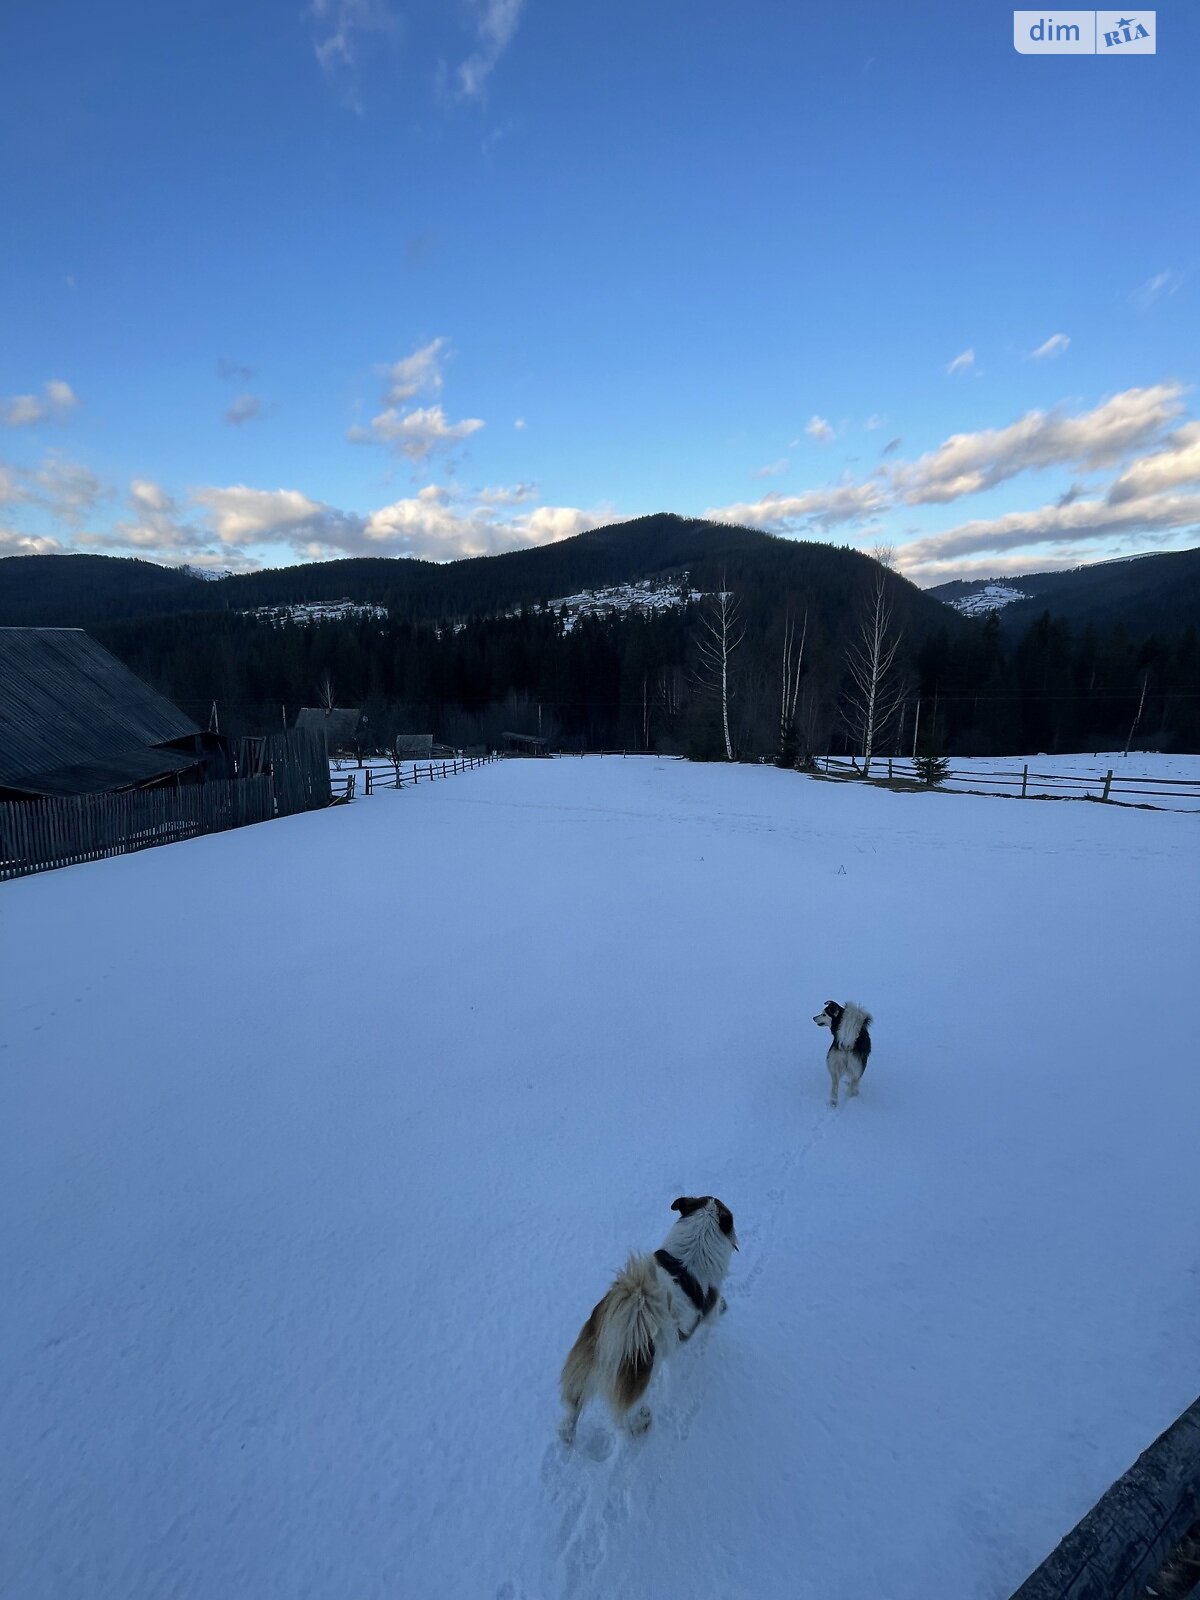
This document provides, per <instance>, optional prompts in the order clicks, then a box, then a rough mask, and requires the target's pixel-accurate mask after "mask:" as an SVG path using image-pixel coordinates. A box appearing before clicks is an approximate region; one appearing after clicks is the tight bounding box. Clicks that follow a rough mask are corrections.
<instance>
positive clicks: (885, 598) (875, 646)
mask: <svg viewBox="0 0 1200 1600" xmlns="http://www.w3.org/2000/svg"><path fill="white" fill-rule="evenodd" d="M872 555H873V557H874V560H875V564H876V565H875V573H874V581H873V582H872V585H871V592H870V595H869V597H868V599H867V603H866V606H865V608H864V611H863V615H862V620H861V621H860V623H859V628H858V635H857V637H856V638H855V639H854V641H853V642H852V643H851V645H850V646H849V648H848V649H847V651H846V667H847V670H848V671H849V674H850V690H849V693H848V695H847V697H846V711H845V718H846V724H847V727H848V728H849V730H850V733H851V735H852V737H853V739H854V741H855V744H856V746H857V748H858V749H860V750H861V751H862V755H863V777H864V778H868V777H870V775H871V755H872V752H873V751H874V749H875V746H876V744H877V743H878V742H879V741H881V740H882V739H883V736H884V734H885V733H886V732H887V729H888V727H889V726H890V724H891V722H892V719H893V718H894V717H895V715H896V712H897V711H898V710H899V708H900V705H901V703H902V702H903V699H904V683H903V680H902V678H901V676H900V674H899V673H898V672H897V671H896V670H895V663H896V652H897V651H898V650H899V648H900V641H901V639H902V638H903V637H904V633H903V630H902V629H900V628H897V627H895V626H894V625H893V619H892V601H891V596H890V595H889V594H888V569H889V567H890V566H891V558H892V552H891V550H890V549H888V548H887V547H886V546H884V547H881V548H879V549H877V550H875V551H873V552H872Z"/></svg>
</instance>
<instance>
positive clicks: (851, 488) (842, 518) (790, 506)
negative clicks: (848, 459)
mask: <svg viewBox="0 0 1200 1600" xmlns="http://www.w3.org/2000/svg"><path fill="white" fill-rule="evenodd" d="M886 507H887V498H886V496H885V495H884V493H883V491H882V490H881V489H880V487H879V486H878V484H874V483H843V484H837V485H835V486H833V487H831V488H826V489H810V490H808V491H807V492H806V493H804V494H793V495H784V494H767V495H764V496H763V497H762V499H761V500H755V501H752V502H749V503H747V502H742V503H740V504H736V505H729V506H715V507H712V508H711V509H710V510H708V511H706V512H705V513H704V515H705V516H706V517H711V518H713V519H714V520H715V521H717V522H736V523H738V524H739V525H740V526H742V527H745V528H763V529H766V530H770V531H773V532H780V533H793V532H797V531H799V530H801V529H803V528H806V527H807V528H832V527H836V526H837V525H838V524H840V523H846V522H862V521H865V520H866V519H867V518H868V517H872V516H874V515H876V514H877V513H878V512H880V511H883V510H885V509H886Z"/></svg>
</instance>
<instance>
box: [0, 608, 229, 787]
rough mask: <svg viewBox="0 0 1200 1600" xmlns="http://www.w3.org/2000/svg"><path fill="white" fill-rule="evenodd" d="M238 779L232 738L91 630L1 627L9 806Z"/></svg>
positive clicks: (2, 778) (4, 779)
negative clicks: (197, 718)
mask: <svg viewBox="0 0 1200 1600" xmlns="http://www.w3.org/2000/svg"><path fill="white" fill-rule="evenodd" d="M231 775H232V762H231V760H230V757H229V747H228V744H227V741H225V740H224V739H222V738H221V737H220V735H218V734H211V733H204V732H203V731H202V730H201V729H200V727H199V726H198V725H197V724H196V723H194V722H193V721H192V719H191V718H190V717H186V716H184V714H183V712H182V711H180V710H179V708H178V707H177V706H174V705H172V704H171V702H170V701H169V700H168V699H166V697H165V696H163V695H161V694H159V693H158V692H157V691H156V690H154V689H152V688H151V687H150V685H149V684H148V683H143V682H142V680H141V679H140V678H139V677H137V676H136V675H135V674H134V673H132V672H130V670H129V668H128V667H126V666H124V665H123V664H122V663H121V662H120V661H118V660H117V658H116V657H115V656H113V655H110V654H109V652H108V651H107V650H105V649H103V648H102V646H100V645H98V644H97V643H96V641H95V640H94V639H92V638H89V636H88V635H87V634H86V633H84V631H83V630H82V628H0V800H27V799H34V798H37V797H39V796H46V795H83V794H104V793H113V792H117V791H120V790H129V789H147V788H154V787H159V786H162V785H164V784H178V783H195V782H199V781H201V780H202V779H204V778H205V777H209V776H212V777H221V778H224V777H228V776H231Z"/></svg>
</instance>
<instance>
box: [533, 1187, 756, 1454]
mask: <svg viewBox="0 0 1200 1600" xmlns="http://www.w3.org/2000/svg"><path fill="white" fill-rule="evenodd" d="M671 1210H672V1211H678V1213H679V1221H678V1222H677V1223H676V1224H675V1226H674V1227H673V1228H672V1229H671V1231H670V1233H668V1235H667V1237H666V1239H665V1240H664V1241H663V1245H662V1248H661V1249H660V1250H656V1251H655V1252H654V1253H653V1255H640V1256H638V1255H634V1256H630V1258H629V1260H628V1261H627V1262H626V1264H625V1267H624V1269H623V1270H622V1271H621V1272H619V1273H618V1274H617V1278H616V1281H615V1282H614V1284H613V1286H612V1288H611V1289H610V1290H609V1291H608V1293H607V1294H606V1295H605V1296H604V1298H603V1300H601V1301H599V1302H598V1304H597V1305H595V1306H594V1307H593V1308H592V1314H591V1316H590V1317H589V1318H588V1319H587V1321H586V1322H585V1323H584V1325H583V1327H582V1328H581V1329H580V1330H579V1337H578V1339H576V1341H575V1343H574V1344H573V1345H572V1346H571V1353H570V1355H569V1356H568V1357H567V1359H566V1361H565V1362H564V1364H563V1369H562V1399H563V1407H564V1410H563V1418H562V1421H561V1422H560V1423H559V1427H558V1432H559V1437H560V1438H561V1439H562V1441H563V1443H564V1444H568V1445H569V1444H573V1443H574V1441H575V1424H576V1423H577V1422H578V1420H579V1413H580V1412H581V1411H582V1410H583V1407H584V1405H585V1404H586V1402H587V1401H588V1399H589V1398H590V1397H591V1396H592V1395H603V1397H604V1398H605V1399H606V1400H607V1401H608V1404H609V1406H610V1408H611V1410H612V1414H613V1416H614V1417H615V1418H616V1420H617V1422H618V1423H619V1425H620V1426H621V1427H622V1428H624V1429H625V1430H626V1432H627V1433H630V1434H633V1435H635V1436H636V1435H637V1434H640V1433H645V1431H646V1429H647V1428H648V1427H649V1426H650V1420H651V1418H650V1411H649V1408H648V1407H646V1406H639V1405H638V1401H639V1400H640V1399H641V1398H642V1396H643V1395H644V1394H645V1392H646V1390H647V1389H648V1388H649V1386H650V1379H651V1378H652V1377H653V1376H654V1369H655V1368H656V1367H657V1366H658V1365H659V1363H660V1362H662V1361H665V1360H666V1358H667V1357H668V1356H669V1355H671V1354H672V1352H673V1351H674V1350H675V1349H676V1348H677V1347H678V1346H679V1345H680V1344H684V1343H686V1341H687V1340H688V1339H690V1338H691V1337H692V1335H693V1334H694V1333H695V1332H696V1329H697V1328H698V1327H699V1326H700V1324H701V1323H702V1322H708V1321H709V1320H710V1319H711V1318H712V1317H713V1313H714V1312H715V1313H716V1315H717V1316H723V1315H724V1314H725V1309H726V1307H725V1300H724V1297H723V1296H722V1294H721V1283H722V1281H723V1279H724V1277H725V1274H726V1272H727V1271H728V1269H729V1262H730V1257H731V1253H732V1252H733V1251H734V1250H736V1249H737V1247H738V1242H737V1234H736V1233H735V1232H734V1231H733V1212H732V1211H730V1209H729V1207H728V1206H727V1205H726V1204H725V1203H724V1201H721V1200H718V1199H717V1198H716V1197H715V1196H714V1195H711V1194H702V1195H680V1197H679V1198H678V1200H672V1202H671ZM635 1408H636V1409H635Z"/></svg>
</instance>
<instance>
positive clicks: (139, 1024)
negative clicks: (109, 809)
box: [0, 759, 1200, 1600]
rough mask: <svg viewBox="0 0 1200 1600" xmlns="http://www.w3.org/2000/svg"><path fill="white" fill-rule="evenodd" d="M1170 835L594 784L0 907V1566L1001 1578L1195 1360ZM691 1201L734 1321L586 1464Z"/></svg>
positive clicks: (342, 820) (1160, 816) (1191, 1214)
mask: <svg viewBox="0 0 1200 1600" xmlns="http://www.w3.org/2000/svg"><path fill="white" fill-rule="evenodd" d="M1196 861H1197V854H1196V821H1195V818H1194V817H1191V816H1185V815H1177V814H1172V813H1156V812H1142V811H1133V810H1119V809H1116V808H1109V807H1101V806H1089V805H1047V804H1032V803H1031V804H1016V803H1000V802H997V801H995V800H992V799H987V798H976V797H973V796H969V795H945V794H899V793H892V792H889V791H886V790H877V789H872V788H867V787H863V786H861V785H851V784H831V783H820V782H813V781H810V780H808V779H805V778H802V777H800V776H798V775H796V774H792V773H784V772H778V771H775V770H773V769H771V768H757V767H755V768H747V767H735V768H729V767H722V766H710V767H696V766H691V765H688V764H686V763H683V762H668V761H659V760H656V759H639V760H633V759H630V760H624V761H623V760H620V759H605V760H598V759H591V760H575V761H571V760H560V761H553V762H547V761H541V762H516V761H514V762H506V763H499V764H495V765H492V766H488V767H484V768H482V769H480V770H477V771H474V772H470V773H466V774H463V775H461V776H459V777H458V778H457V779H456V780H455V781H454V782H453V783H435V784H428V785H419V786H417V787H416V788H407V789H404V790H402V791H400V792H396V791H394V790H393V791H387V792H382V793H380V794H379V795H377V796H376V797H375V798H374V799H373V800H372V801H371V802H370V803H362V802H357V801H356V802H355V803H354V804H353V805H351V806H349V807H342V808H335V809H333V810H331V811H327V812H322V813H319V814H315V815H309V816H303V817H296V818H291V819H288V820H287V821H281V822H276V823H271V824H267V825H263V826H260V827H255V828H246V829H242V830H241V831H239V832H237V833H229V834H223V835H218V836H215V837H212V838H208V839H202V840H196V841H193V842H191V843H188V844H180V845H174V846H170V847H168V848H165V849H160V850H152V851H147V852H145V853H143V854H141V855H136V856H129V857H125V858H123V859H118V860H113V861H107V862H100V863H96V864H93V865H89V866H78V867H70V868H67V869H64V870H62V871H59V872H54V873H48V874H45V875H42V876H40V877H35V878H29V879H24V880H21V881H18V882H15V883H11V884H8V885H6V886H5V887H4V889H3V891H2V901H0V906H2V914H3V918H4V924H5V928H4V932H5V960H4V989H5V994H6V998H5V1004H4V1008H3V1022H2V1027H3V1034H4V1048H3V1050H2V1051H0V1285H3V1299H2V1300H0V1307H2V1310H0V1439H3V1441H4V1448H3V1451H2V1452H0V1550H3V1552H4V1555H3V1559H2V1561H0V1594H2V1595H3V1596H4V1597H5V1600H108V1597H112V1600H163V1597H166V1596H168V1595H169V1596H172V1597H173V1600H216V1597H220V1600H300V1597H305V1596H311V1597H317V1600H385V1597H386V1600H399V1597H403V1600H407V1597H410V1596H411V1597H414V1600H417V1597H419V1600H425V1597H431V1600H432V1597H437V1600H458V1597H462V1600H479V1597H483V1600H522V1597H523V1600H558V1597H565V1596H579V1597H587V1600H591V1597H595V1600H600V1597H604V1600H617V1597H636V1600H643V1597H645V1600H674V1597H676V1596H680V1597H682V1596H685V1595H687V1596H700V1597H705V1600H708V1597H718V1596H719V1597H721V1600H726V1597H736V1600H785V1597H786V1600H797V1597H799V1600H860V1597H864V1600H865V1597H870V1600H875V1597H881V1600H910V1597H911V1600H930V1597H939V1600H941V1597H946V1600H950V1597H953V1600H1002V1597H1004V1596H1006V1595H1008V1594H1009V1593H1010V1592H1011V1590H1012V1589H1013V1588H1015V1587H1016V1585H1017V1583H1018V1582H1019V1581H1020V1580H1021V1579H1022V1578H1023V1577H1024V1576H1025V1575H1026V1574H1027V1572H1028V1571H1029V1570H1030V1569H1031V1568H1032V1567H1033V1566H1034V1565H1035V1564H1036V1563H1037V1562H1038V1561H1039V1560H1041V1558H1042V1557H1043V1556H1044V1555H1045V1554H1046V1553H1047V1552H1048V1551H1049V1550H1050V1548H1051V1547H1052V1546H1053V1545H1054V1544H1055V1542H1056V1541H1057V1540H1058V1538H1059V1537H1060V1536H1061V1535H1062V1534H1063V1533H1064V1532H1065V1531H1066V1530H1067V1529H1068V1528H1069V1527H1070V1526H1072V1525H1073V1524H1074V1523H1075V1521H1076V1520H1077V1519H1078V1518H1079V1517H1080V1516H1081V1515H1082V1514H1083V1512H1084V1511H1086V1510H1087V1509H1088V1507H1089V1506H1090V1505H1091V1504H1092V1503H1093V1502H1094V1501H1095V1500H1096V1498H1097V1497H1098V1496H1099V1495H1100V1494H1101V1493H1102V1492H1103V1491H1104V1490H1105V1489H1106V1488H1107V1487H1108V1485H1109V1484H1110V1483H1111V1481H1112V1480H1113V1479H1114V1478H1115V1477H1116V1476H1117V1475H1118V1474H1119V1473H1120V1472H1122V1471H1123V1470H1124V1469H1125V1468H1126V1467H1127V1466H1128V1465H1129V1464H1130V1463H1131V1462H1132V1461H1133V1459H1134V1458H1135V1457H1136V1456H1137V1454H1138V1453H1139V1451H1140V1450H1142V1449H1143V1448H1144V1447H1145V1446H1146V1445H1147V1444H1148V1443H1149V1442H1150V1441H1151V1440H1152V1439H1153V1438H1154V1437H1155V1435H1156V1434H1157V1433H1158V1432H1159V1431H1160V1430H1161V1429H1162V1428H1164V1427H1165V1426H1167V1425H1168V1424H1169V1423H1170V1422H1171V1421H1172V1420H1173V1419H1174V1418H1175V1416H1176V1415H1177V1414H1178V1413H1179V1412H1180V1411H1181V1410H1182V1409H1183V1407H1184V1406H1185V1405H1186V1404H1188V1403H1189V1402H1190V1401H1191V1400H1192V1399H1193V1398H1194V1397H1195V1395H1196V1393H1197V1390H1198V1389H1200V1343H1198V1341H1197V1338H1196V1329H1197V1327H1198V1326H1200V1182H1197V1176H1196V1174H1197V1128H1198V1127H1200V1074H1198V1073H1197V1070H1196V1058H1195V1051H1194V1048H1193V1047H1192V1028H1191V1022H1190V1020H1189V1018H1188V1016H1187V1014H1186V1011H1185V1009H1184V1006H1185V997H1186V994H1187V993H1189V992H1191V990H1192V987H1193V979H1194V975H1195V951H1196V948H1197V934H1198V933H1200V926H1198V922H1200V917H1198V912H1197V907H1198V906H1200V897H1198V896H1197V894H1196V888H1197V871H1196ZM1189 973H1190V974H1191V975H1192V976H1191V977H1189V976H1188V975H1189ZM831 997H832V998H838V999H843V1000H844V999H847V998H851V997H852V998H854V999H855V1000H858V1001H860V1002H861V1003H862V1004H863V1005H865V1006H867V1007H868V1008H869V1009H870V1010H871V1011H872V1012H873V1013H874V1015H875V1018H876V1023H875V1027H874V1029H873V1037H874V1044H875V1048H874V1052H873V1054H872V1057H871V1062H870V1066H869V1068H868V1071H867V1074H866V1077H865V1078H864V1080H863V1091H862V1095H861V1097H860V1098H859V1099H857V1100H853V1101H850V1102H849V1103H848V1104H846V1105H844V1106H843V1107H842V1109H841V1110H839V1111H837V1112H831V1111H829V1110H828V1109H827V1107H826V1104H825V1100H826V1095H827V1092H828V1079H827V1075H826V1072H825V1068H824V1052H825V1048H826V1045H827V1043H828V1035H827V1034H825V1033H823V1032H822V1031H821V1030H819V1029H818V1028H816V1027H815V1026H814V1025H813V1023H812V1021H811V1020H810V1019H811V1016H812V1014H813V1013H814V1012H815V1011H817V1010H818V1009H819V1008H820V1007H821V1006H822V1005H823V1004H824V1002H825V1001H826V1000H827V999H829V998H831ZM1164 1017H1165V1018H1166V1028H1165V1030H1164V1026H1163V1019H1164ZM1164 1036H1165V1038H1166V1040H1167V1048H1166V1049H1164V1048H1162V1046H1161V1041H1162V1039H1163V1038H1164ZM686 1192H699V1193H705V1192H711V1193H716V1194H718V1195H720V1196H721V1197H722V1198H723V1199H725V1200H726V1201H727V1202H728V1203H729V1205H730V1206H731V1207H732V1208H733V1211H734V1213H735V1216H736V1219H737V1230H738V1235H739V1238H740V1240H741V1246H742V1248H741V1253H740V1254H738V1255H736V1256H735V1257H734V1259H733V1267H732V1270H731V1272H730V1275H729V1278H728V1279H727V1281H726V1293H727V1297H728V1300H729V1313H728V1315H727V1316H726V1317H724V1318H723V1319H722V1320H721V1321H720V1323H719V1324H718V1325H717V1326H716V1327H715V1328H714V1329H713V1331H712V1333H711V1336H709V1337H707V1338H701V1339H698V1340H696V1341H694V1342H693V1343H692V1344H690V1345H688V1346H687V1347H686V1348H684V1349H682V1350H681V1351H680V1352H679V1353H678V1357H677V1359H675V1360H674V1361H673V1362H672V1363H671V1364H670V1365H669V1366H668V1367H667V1369H666V1371H665V1372H664V1373H663V1374H662V1376H661V1380H660V1379H658V1378H656V1380H655V1385H654V1387H653V1388H652V1390H651V1393H650V1397H649V1398H650V1401H651V1404H652V1407H653V1409H654V1412H655V1421H654V1426H653V1428H652V1429H651V1431H650V1433H649V1435H648V1436H647V1437H646V1438H645V1439H644V1440H642V1441H640V1442H637V1443H633V1444H626V1443H624V1442H618V1443H614V1440H613V1436H612V1432H611V1429H610V1427H609V1423H608V1420H607V1418H606V1416H605V1415H604V1413H603V1412H602V1411H595V1410H589V1411H588V1412H587V1413H585V1416H584V1418H583V1421H582V1423H581V1426H580V1434H579V1445H578V1447H577V1449H576V1450H575V1451H574V1452H573V1453H570V1454H568V1453H566V1452H565V1451H564V1450H563V1448H562V1447H561V1446H560V1445H559V1444H558V1442H557V1440H556V1438H555V1436H554V1425H555V1421H556V1417H557V1396H556V1386H557V1378H558V1371H559V1367H560V1365H561V1363H562V1360H563V1357H564V1356H565V1354H566V1351H567V1349H568V1347H569V1346H570V1344H571V1342H572V1340H573V1339H574V1337H575V1334H576V1332H577V1331H578V1328H579V1325H580V1323H581V1322H582V1321H583V1319H584V1317H585V1316H586V1315H587V1313H588V1311H589V1310H590V1308H591V1306H592V1304H593V1303H594V1301H595V1300H596V1299H597V1298H598V1297H599V1295H600V1294H601V1293H602V1292H603V1290H604V1289H605V1288H606V1287H607V1284H608V1282H609V1277H610V1274H611V1272H612V1270H613V1268H614V1267H615V1266H617V1265H618V1264H619V1263H620V1262H621V1261H622V1260H623V1259H624V1258H625V1255H626V1253H627V1251H628V1250H629V1249H630V1248H637V1249H647V1248H651V1249H652V1248H654V1247H655V1246H656V1245H658V1244H659V1243H660V1242H661V1240H662V1239H663V1237H664V1236H665V1234H666V1232H667V1229H668V1227H669V1225H670V1223H671V1222H672V1221H673V1220H674V1219H673V1217H672V1214H671V1212H670V1211H669V1209H668V1207H669V1204H670V1201H671V1200H672V1199H673V1198H674V1197H675V1196H676V1195H677V1194H681V1193H686Z"/></svg>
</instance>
